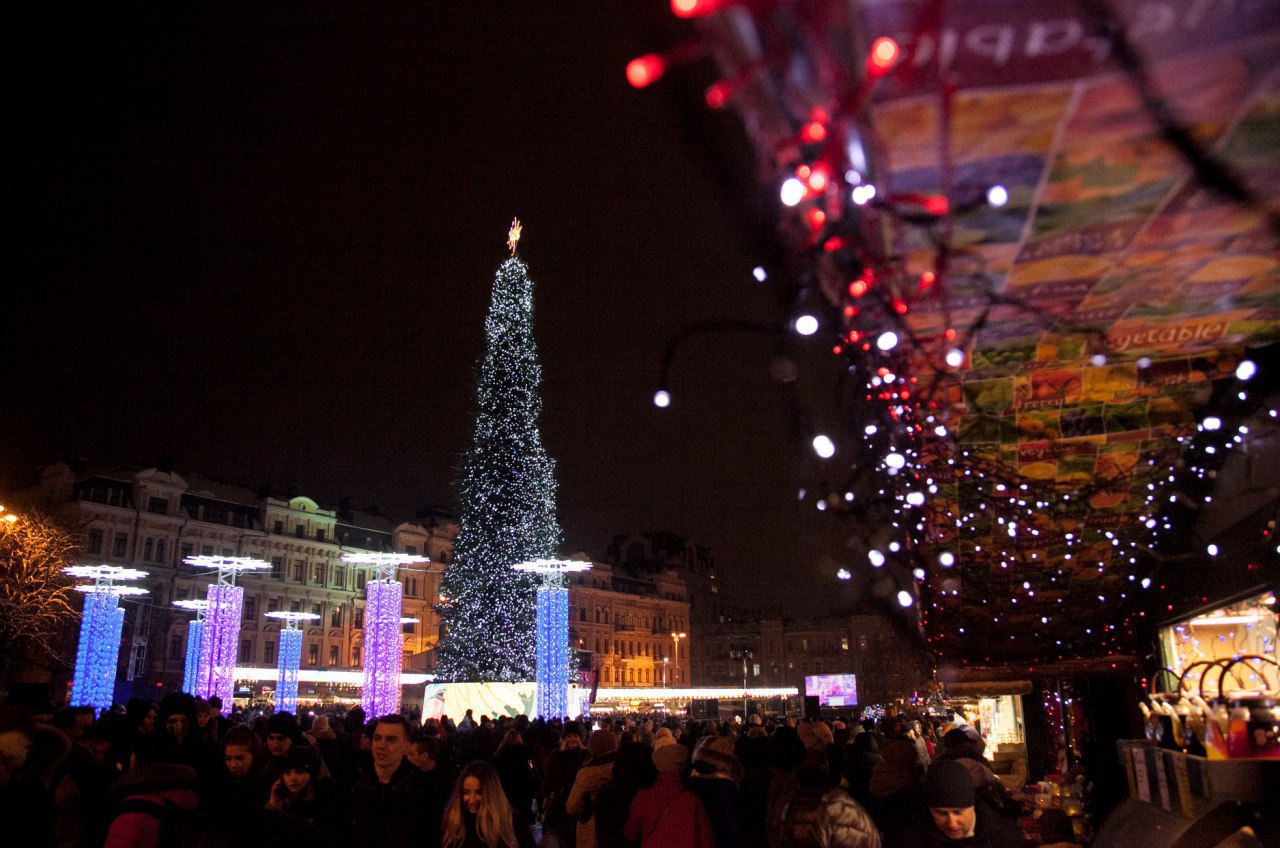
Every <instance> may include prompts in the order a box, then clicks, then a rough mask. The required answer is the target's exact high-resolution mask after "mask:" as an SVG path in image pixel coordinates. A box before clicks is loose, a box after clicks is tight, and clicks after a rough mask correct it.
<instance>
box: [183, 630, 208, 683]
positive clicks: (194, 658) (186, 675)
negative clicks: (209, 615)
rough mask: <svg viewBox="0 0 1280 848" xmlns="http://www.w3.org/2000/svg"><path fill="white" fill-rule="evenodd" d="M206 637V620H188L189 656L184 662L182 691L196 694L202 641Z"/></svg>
mask: <svg viewBox="0 0 1280 848" xmlns="http://www.w3.org/2000/svg"><path fill="white" fill-rule="evenodd" d="M203 639H204V622H203V621H202V620H200V619H193V620H192V621H189V622H187V656H186V660H185V662H183V664H182V691H183V693H185V694H187V695H194V694H196V686H197V685H198V683H199V678H200V642H201V641H202V640H203Z"/></svg>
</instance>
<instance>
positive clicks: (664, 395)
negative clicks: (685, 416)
mask: <svg viewBox="0 0 1280 848" xmlns="http://www.w3.org/2000/svg"><path fill="white" fill-rule="evenodd" d="M653 405H654V406H656V407H658V408H659V409H666V408H667V407H668V406H670V405H671V394H670V393H669V392H668V391H667V390H666V389H658V390H657V391H656V392H654V393H653Z"/></svg>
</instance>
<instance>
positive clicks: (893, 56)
mask: <svg viewBox="0 0 1280 848" xmlns="http://www.w3.org/2000/svg"><path fill="white" fill-rule="evenodd" d="M672 2H673V3H674V2H679V0H672ZM685 2H689V0H685ZM899 52H900V51H899V50H898V42H896V41H894V40H893V39H892V38H887V37H882V38H877V39H876V40H875V41H874V42H873V43H872V44H871V52H870V54H868V55H867V73H869V74H871V75H872V76H876V77H878V76H882V75H883V74H885V73H887V72H888V70H889V69H890V68H892V67H893V63H894V62H896V61H898V53H899Z"/></svg>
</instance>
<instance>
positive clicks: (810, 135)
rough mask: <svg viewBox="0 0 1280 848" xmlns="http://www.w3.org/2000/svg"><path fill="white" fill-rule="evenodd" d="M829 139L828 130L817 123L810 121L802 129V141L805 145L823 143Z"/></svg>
mask: <svg viewBox="0 0 1280 848" xmlns="http://www.w3.org/2000/svg"><path fill="white" fill-rule="evenodd" d="M826 137H827V128H826V127H824V126H823V125H822V124H820V123H818V122H817V121H810V122H809V123H807V124H805V125H804V126H803V127H801V128H800V140H801V141H803V142H804V143H805V144H812V143H813V142H815V141H823V140H824V139H826Z"/></svg>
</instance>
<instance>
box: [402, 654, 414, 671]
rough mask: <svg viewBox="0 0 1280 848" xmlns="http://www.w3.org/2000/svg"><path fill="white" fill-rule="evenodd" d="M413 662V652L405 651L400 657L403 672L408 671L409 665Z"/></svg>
mask: <svg viewBox="0 0 1280 848" xmlns="http://www.w3.org/2000/svg"><path fill="white" fill-rule="evenodd" d="M412 660H413V651H405V652H404V655H403V656H402V657H400V669H401V670H402V671H408V670H409V663H410V661H412Z"/></svg>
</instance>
